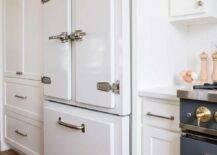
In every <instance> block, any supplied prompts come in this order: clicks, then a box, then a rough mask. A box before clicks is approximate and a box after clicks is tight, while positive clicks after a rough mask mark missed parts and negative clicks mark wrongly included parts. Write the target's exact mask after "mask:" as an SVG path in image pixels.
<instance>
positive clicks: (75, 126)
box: [44, 102, 129, 155]
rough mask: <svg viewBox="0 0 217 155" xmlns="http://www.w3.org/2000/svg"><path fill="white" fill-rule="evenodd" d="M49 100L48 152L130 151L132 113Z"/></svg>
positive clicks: (105, 154)
mask: <svg viewBox="0 0 217 155" xmlns="http://www.w3.org/2000/svg"><path fill="white" fill-rule="evenodd" d="M49 104H53V105H49V106H46V107H45V109H44V144H45V155H60V154H64V155H129V117H118V116H113V115H109V114H104V113H100V112H94V111H90V110H85V109H80V108H76V107H70V106H66V105H59V104H56V103H51V102H49Z"/></svg>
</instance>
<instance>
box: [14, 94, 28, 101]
mask: <svg viewBox="0 0 217 155" xmlns="http://www.w3.org/2000/svg"><path fill="white" fill-rule="evenodd" d="M14 97H16V98H19V99H23V100H26V99H27V97H26V96H20V95H17V94H16V95H14Z"/></svg>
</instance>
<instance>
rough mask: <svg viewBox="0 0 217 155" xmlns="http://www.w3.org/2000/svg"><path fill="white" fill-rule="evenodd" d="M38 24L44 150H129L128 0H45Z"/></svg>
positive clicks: (84, 153) (120, 154)
mask: <svg viewBox="0 0 217 155" xmlns="http://www.w3.org/2000/svg"><path fill="white" fill-rule="evenodd" d="M43 27H44V29H43V30H44V33H43V34H44V37H43V42H44V62H45V63H44V65H45V66H44V78H43V80H42V81H43V82H44V95H45V104H44V150H45V155H59V154H64V155H89V154H92V155H129V154H130V147H129V137H130V132H129V130H130V121H129V118H130V114H131V89H130V88H131V87H130V86H131V81H130V8H129V1H128V0H51V1H48V2H46V3H44V4H43ZM62 103H64V104H62Z"/></svg>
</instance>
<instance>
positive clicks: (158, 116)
mask: <svg viewBox="0 0 217 155" xmlns="http://www.w3.org/2000/svg"><path fill="white" fill-rule="evenodd" d="M146 115H147V116H151V117H157V118H163V119H168V120H171V121H173V120H174V119H175V117H174V116H169V117H167V116H162V115H156V114H152V113H151V112H148V113H147V114H146Z"/></svg>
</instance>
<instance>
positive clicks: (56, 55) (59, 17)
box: [43, 0, 71, 100]
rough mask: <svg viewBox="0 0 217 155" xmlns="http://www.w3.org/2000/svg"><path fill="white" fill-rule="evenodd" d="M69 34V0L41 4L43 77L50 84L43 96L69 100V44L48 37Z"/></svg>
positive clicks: (46, 86) (45, 87) (56, 0)
mask: <svg viewBox="0 0 217 155" xmlns="http://www.w3.org/2000/svg"><path fill="white" fill-rule="evenodd" d="M62 32H67V33H70V32H71V0H52V1H48V2H46V3H44V4H43V38H44V39H43V47H44V76H47V77H50V78H51V84H49V85H45V86H44V94H45V95H47V96H51V97H57V98H62V99H67V100H69V99H71V42H70V41H68V42H61V41H60V40H59V39H51V40H49V37H51V36H56V35H59V34H61V33H62Z"/></svg>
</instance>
